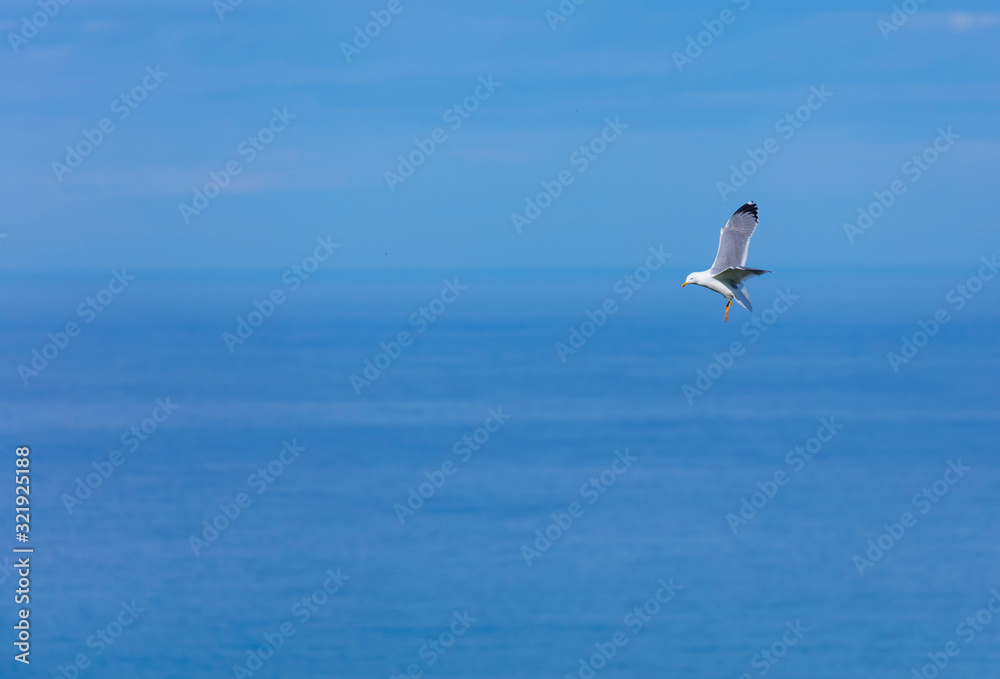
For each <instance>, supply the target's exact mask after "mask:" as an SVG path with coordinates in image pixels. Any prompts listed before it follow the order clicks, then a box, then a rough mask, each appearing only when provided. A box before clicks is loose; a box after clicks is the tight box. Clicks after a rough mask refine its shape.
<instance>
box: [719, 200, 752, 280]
mask: <svg viewBox="0 0 1000 679" xmlns="http://www.w3.org/2000/svg"><path fill="white" fill-rule="evenodd" d="M756 228H757V204H756V203H753V202H750V203H747V204H746V205H744V206H742V207H741V208H740V209H739V210H737V211H736V212H734V213H733V216H732V217H730V218H729V221H728V222H726V225H725V226H724V227H722V232H721V233H720V234H719V253H718V254H717V255H716V256H715V263H714V264H712V268H711V269H709V270H708V273H709V275H712V276H714V275H715V274H717V273H719V272H720V271H725V270H726V269H728V268H730V267H740V266H743V265H744V264H746V263H747V250H748V249H749V248H750V236H752V235H753V232H754V229H756Z"/></svg>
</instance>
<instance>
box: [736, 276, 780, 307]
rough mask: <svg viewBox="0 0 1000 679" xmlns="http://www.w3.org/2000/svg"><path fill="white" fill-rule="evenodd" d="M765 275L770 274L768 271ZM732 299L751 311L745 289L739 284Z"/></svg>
mask: <svg viewBox="0 0 1000 679" xmlns="http://www.w3.org/2000/svg"><path fill="white" fill-rule="evenodd" d="M754 271H760V269H754ZM766 273H771V272H770V271H768V272H766ZM733 299H735V300H736V301H737V303H738V304H739V305H740V306H741V307H743V308H744V309H746V310H747V311H753V304H751V302H750V296H749V295H748V294H747V289H746V287H744V286H743V285H742V284H740V286H739V287H738V288H736V289H735V290H733Z"/></svg>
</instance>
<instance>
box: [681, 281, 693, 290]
mask: <svg viewBox="0 0 1000 679" xmlns="http://www.w3.org/2000/svg"><path fill="white" fill-rule="evenodd" d="M690 282H691V281H684V282H683V283H681V287H682V288H683V287H684V286H685V285H687V284H688V283H690Z"/></svg>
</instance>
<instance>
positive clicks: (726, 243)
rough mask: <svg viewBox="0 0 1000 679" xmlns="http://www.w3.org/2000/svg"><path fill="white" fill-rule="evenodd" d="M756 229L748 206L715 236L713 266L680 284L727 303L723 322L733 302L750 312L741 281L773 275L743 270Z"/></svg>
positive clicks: (754, 207)
mask: <svg viewBox="0 0 1000 679" xmlns="http://www.w3.org/2000/svg"><path fill="white" fill-rule="evenodd" d="M756 228H757V204H756V203H754V202H752V201H751V202H749V203H747V204H746V205H744V206H742V207H741V208H740V209H739V210H737V211H736V212H734V213H733V216H732V217H730V218H729V221H728V222H726V225H725V226H724V227H722V232H721V233H720V234H719V253H718V254H717V255H716V256H715V263H714V264H712V268H711V269H709V270H708V271H695V272H694V273H692V274H689V275H688V277H687V280H686V281H684V282H683V283H681V287H682V288H683V287H684V286H685V285H687V284H688V283H694V284H695V285H700V286H702V287H703V288H708V289H709V290H715V291H716V292H717V293H719V294H720V295H722V296H723V297H725V298H726V299H727V300H729V301H728V302H727V303H726V318H725V320H726V321H728V320H729V307H731V306H732V305H733V300H734V299H735V300H736V301H737V302H739V303H740V306H741V307H743V308H744V309H746V310H747V311H753V305H752V304H751V303H750V298H749V297H747V291H746V288H745V287H743V281H745V280H747V279H748V278H753V277H754V276H760V275H761V274H765V273H774V272H773V271H767V270H765V269H751V268H750V267H748V266H743V265H744V264H746V263H747V250H749V249H750V236H752V235H753V232H754V229H756Z"/></svg>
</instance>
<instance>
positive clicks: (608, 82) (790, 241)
mask: <svg viewBox="0 0 1000 679" xmlns="http://www.w3.org/2000/svg"><path fill="white" fill-rule="evenodd" d="M914 3H915V5H918V6H919V9H918V10H917V11H916V12H915V13H914V14H913V15H912V16H908V17H907V18H906V21H905V22H901V23H900V25H899V26H895V27H894V28H898V30H893V31H892V32H891V33H888V35H887V38H886V37H884V36H883V33H884V32H885V31H884V30H880V28H879V24H878V22H879V21H880V20H883V21H890V20H891V15H892V11H893V10H892V3H891V2H886V3H870V2H869V3H861V2H841V3H837V5H836V8H835V9H821V8H819V6H817V5H812V4H805V5H803V4H802V3H797V2H795V3H793V2H770V3H764V2H758V1H757V0H739V1H738V2H731V1H730V0H715V1H713V2H694V3H684V4H683V6H681V5H680V3H677V5H676V6H674V5H666V6H665V5H664V3H659V2H633V3H628V4H627V6H624V7H623V6H621V5H620V4H617V3H610V2H606V1H602V0H588V1H587V2H584V3H583V4H582V5H579V6H576V9H575V11H574V12H573V13H572V15H570V16H568V17H567V20H566V21H563V22H559V23H558V25H557V26H556V28H555V30H553V28H552V27H551V26H550V18H547V16H546V12H547V11H558V7H559V2H557V1H556V0H551V1H549V2H521V1H519V0H510V1H506V2H503V3H479V2H473V3H470V2H454V1H451V2H437V3H431V2H427V1H426V0H399V6H398V7H397V9H400V8H401V11H399V12H398V13H397V14H393V15H390V16H391V22H389V23H388V25H386V26H385V27H384V28H382V29H381V31H380V33H379V34H378V35H377V36H376V37H375V38H373V39H372V40H371V42H370V44H368V45H367V46H365V47H364V48H363V49H361V50H360V53H358V54H353V55H352V58H351V61H350V63H348V61H347V59H345V56H344V54H343V50H342V48H341V43H344V42H350V41H351V40H352V39H353V35H354V31H355V27H358V26H363V25H364V24H365V23H366V22H369V21H372V16H371V12H373V11H375V12H380V11H382V10H385V9H386V8H387V6H388V5H389V4H390V3H389V1H388V0H385V1H383V0H375V1H366V2H357V1H350V2H338V3H328V2H298V3H293V4H286V3H277V2H263V1H262V0H244V1H243V2H242V3H241V4H240V5H238V6H235V7H233V8H232V9H233V11H231V12H226V13H225V15H224V19H222V20H220V18H219V16H218V13H217V9H216V7H214V6H213V3H212V2H211V0H172V1H170V2H160V1H157V2H152V1H151V2H144V3H141V4H137V3H128V2H120V1H112V0H93V1H89V2H83V1H82V0H76V1H70V2H69V3H68V4H67V5H64V6H59V10H58V12H57V13H56V14H55V16H53V17H51V18H50V19H48V22H47V25H44V26H42V27H41V28H40V29H38V31H37V34H35V35H33V36H32V37H31V38H30V39H28V40H27V42H26V43H23V42H21V41H19V40H16V39H15V42H17V43H18V44H17V45H16V47H17V51H16V52H15V46H14V45H12V44H11V38H10V35H11V33H14V34H21V35H23V33H22V31H23V19H22V17H25V16H29V17H30V16H31V15H33V14H35V13H37V12H39V11H41V10H40V9H39V5H38V4H37V2H26V1H22V0H17V1H16V2H15V1H12V2H8V3H5V9H4V13H3V15H2V17H0V26H2V29H3V30H2V33H3V35H4V36H5V39H4V41H3V44H2V46H0V60H2V64H0V86H2V91H3V92H4V97H5V99H6V101H7V105H5V106H3V107H2V108H0V122H2V129H3V133H2V135H0V139H2V141H0V149H2V156H3V158H4V160H5V162H4V163H3V165H2V169H0V172H2V173H3V176H2V186H3V189H2V191H3V202H2V208H0V232H2V233H6V234H7V237H6V238H5V239H3V240H2V241H0V265H2V266H3V268H4V269H5V270H7V271H77V270H106V269H108V268H111V267H121V266H131V267H133V268H136V269H143V270H191V269H200V270H230V269H247V270H279V271H280V270H282V269H285V268H287V266H288V265H289V264H290V263H291V262H295V261H299V260H301V259H302V257H303V256H305V255H308V254H309V253H310V252H311V251H312V248H313V247H314V246H313V244H314V242H315V239H316V238H317V237H318V236H326V235H328V234H332V235H333V236H334V237H335V238H336V239H337V240H338V241H339V242H340V243H342V248H341V249H340V251H339V252H338V254H337V259H338V265H339V266H341V267H344V268H377V269H382V268H398V269H412V268H422V267H431V268H445V269H447V268H456V269H457V268H473V269H474V268H480V267H488V268H506V267H598V266H633V265H635V264H637V263H640V262H641V260H642V259H643V257H644V253H645V252H646V251H647V249H648V248H649V247H650V246H659V245H663V246H664V247H665V248H666V249H667V251H669V252H672V253H673V254H674V260H673V262H674V263H675V264H677V265H678V266H681V268H684V269H686V270H693V269H701V268H706V267H707V266H708V265H709V264H710V263H711V261H712V258H713V256H714V252H715V247H716V245H717V239H718V228H719V227H720V226H721V225H722V224H723V223H724V222H725V220H726V219H727V218H728V216H729V215H730V214H731V213H732V212H733V210H735V209H736V207H738V206H739V205H740V204H741V203H742V202H745V201H747V200H755V201H757V202H758V203H759V204H760V213H761V228H760V229H759V230H758V232H757V236H756V237H755V239H754V243H753V247H752V248H751V252H750V261H749V262H748V263H749V264H751V265H755V266H761V267H764V268H774V269H777V268H779V267H781V266H791V265H817V266H829V265H843V266H855V265H872V264H892V265H904V266H905V265H922V264H939V263H940V264H964V263H967V262H976V261H978V259H979V258H980V257H981V256H983V255H989V254H991V253H992V252H994V251H995V250H994V248H995V246H996V243H997V237H996V233H997V230H996V217H995V202H994V200H993V198H994V196H995V195H996V182H997V172H996V168H997V166H998V164H1000V143H998V142H1000V126H998V125H997V120H998V115H997V114H998V112H1000V79H998V75H997V64H1000V39H998V38H1000V11H997V10H996V9H995V5H993V4H991V3H986V2H980V3H974V2H964V3H955V2H937V1H935V0H929V1H928V2H926V3H925V4H923V5H919V3H916V0H914ZM724 10H729V11H730V12H732V14H731V15H726V18H727V19H729V23H727V24H719V23H717V24H713V25H714V27H715V28H716V30H718V27H719V26H720V25H721V26H722V30H721V32H720V34H719V35H717V36H710V37H711V40H709V39H708V38H709V36H708V34H705V35H703V36H702V40H703V42H705V43H707V46H705V47H704V48H703V51H702V53H701V54H700V55H697V56H696V57H695V58H693V59H692V60H691V63H685V64H683V69H679V68H678V66H677V64H676V59H675V56H674V54H675V53H679V52H681V53H682V52H684V50H685V49H686V47H687V45H688V38H689V37H691V38H696V37H697V35H698V33H699V32H702V31H705V30H707V29H706V26H705V25H704V23H703V22H706V21H707V22H710V23H711V22H713V20H716V19H719V17H720V13H722V12H723V11H724ZM384 16H385V14H383V17H384ZM883 29H884V25H883ZM29 32H30V29H29ZM157 67H159V73H160V74H161V75H160V76H159V77H158V79H159V82H158V83H156V87H155V89H149V90H148V91H146V92H140V93H139V94H140V95H141V94H145V99H144V101H142V102H141V103H138V104H137V105H136V106H135V108H134V109H132V108H130V109H129V114H128V117H126V118H124V119H120V116H121V115H122V111H124V109H123V108H122V102H121V99H120V98H119V97H120V96H121V95H122V94H123V93H125V94H127V93H129V92H130V91H132V90H133V88H135V87H140V88H142V87H143V79H144V78H146V83H147V84H154V82H155V81H156V80H157V79H155V78H154V79H151V76H150V77H147V74H148V73H149V71H147V69H152V71H153V72H156V69H157ZM491 76H492V82H494V83H499V84H498V85H495V86H493V88H492V89H493V91H492V92H489V96H488V98H484V99H481V100H477V101H475V102H472V103H474V104H475V106H476V110H475V111H471V112H469V111H466V113H467V114H468V115H467V118H466V117H462V118H461V125H460V126H458V127H457V129H453V128H452V127H451V125H452V124H454V121H455V120H456V117H455V116H456V115H457V114H456V113H453V114H451V116H450V118H447V119H446V118H445V111H446V110H447V109H449V108H451V107H452V106H454V105H455V104H461V103H462V102H463V101H465V100H466V99H467V97H470V96H475V93H476V91H477V87H480V82H481V81H480V78H483V79H486V80H487V81H489V79H490V77H491ZM823 86H825V88H826V90H827V91H828V92H831V93H832V96H830V97H829V98H828V99H827V100H826V101H825V102H823V103H822V105H820V106H818V107H817V108H816V109H815V110H810V111H806V112H807V113H808V115H809V119H808V120H807V121H805V122H802V123H801V126H799V127H797V128H796V129H794V131H793V134H792V135H791V136H789V137H788V138H786V136H785V135H786V134H787V132H778V131H777V129H776V127H775V125H776V123H777V122H778V121H779V120H781V119H782V118H784V117H785V116H787V115H789V114H792V115H795V112H796V110H797V109H798V108H799V107H800V106H803V105H805V104H806V103H807V102H808V101H809V97H810V94H811V88H814V87H815V88H820V87H823ZM479 92H480V94H483V93H485V92H486V90H485V89H484V88H482V87H480V89H479ZM116 99H117V100H118V101H117V102H116ZM470 101H471V100H470ZM816 101H817V100H816V99H813V103H816ZM275 109H277V110H278V111H287V112H288V113H290V114H291V115H293V116H295V117H294V119H291V120H290V119H287V118H286V119H285V120H284V122H280V121H279V122H277V123H274V125H275V127H280V128H281V129H280V130H279V131H276V132H274V133H273V138H271V139H269V143H267V144H266V145H265V144H260V143H259V142H258V149H259V150H256V152H255V153H254V154H253V155H254V157H253V158H252V159H251V158H250V155H251V153H250V152H249V151H248V148H249V147H247V146H242V147H241V144H244V143H246V142H247V139H248V137H251V136H254V135H256V134H257V133H258V132H259V130H260V129H261V128H263V127H266V126H268V125H269V124H272V120H273V119H274V113H273V111H274V110H275ZM802 110H804V109H802ZM105 118H107V119H110V122H111V123H112V124H113V125H114V129H113V131H111V132H109V133H107V134H105V135H104V138H103V139H102V140H101V141H100V143H99V144H98V145H97V146H96V148H95V149H94V150H93V151H92V152H91V153H90V155H89V156H87V157H85V158H82V159H81V162H80V164H79V166H78V167H76V168H74V169H73V170H72V172H69V173H65V172H64V173H62V174H61V175H60V176H59V177H58V178H57V174H59V173H58V171H57V169H54V168H53V163H54V162H61V163H64V164H65V161H66V159H67V158H66V157H67V151H66V148H65V147H66V146H67V145H70V146H76V145H78V144H79V143H80V142H81V140H84V139H85V137H84V135H83V131H84V130H92V129H94V128H98V129H99V127H100V124H101V121H102V119H105ZM608 119H610V120H612V121H614V120H616V119H617V120H619V121H621V123H624V124H625V125H627V128H624V129H620V131H619V132H618V133H617V134H616V135H615V138H614V140H613V141H608V142H606V143H605V144H604V146H605V147H606V148H603V152H602V153H601V154H599V155H595V156H594V158H593V159H592V160H590V161H588V162H587V163H586V169H581V167H582V165H583V163H581V162H575V161H574V160H573V153H574V152H575V151H576V150H577V149H579V147H580V146H582V145H584V146H585V145H589V144H591V142H592V141H593V140H594V139H595V138H597V137H598V136H599V135H600V134H601V133H602V131H603V130H604V128H605V126H606V122H605V121H606V120H608ZM446 120H447V121H450V122H446ZM275 127H272V129H275ZM437 128H441V129H442V131H443V132H444V134H445V136H446V139H445V141H443V143H440V144H436V148H435V150H434V153H433V154H432V155H430V157H428V158H427V159H426V161H425V162H424V163H423V164H422V165H421V166H420V167H418V168H416V170H415V172H414V173H413V175H412V176H411V177H409V178H407V179H406V180H405V181H404V182H402V183H398V184H396V185H395V187H394V188H395V190H390V188H389V186H388V185H387V181H386V176H385V173H386V172H387V171H390V170H392V171H395V170H396V169H397V166H398V165H399V160H398V157H399V156H400V155H401V154H409V153H410V152H412V151H414V149H415V148H416V146H415V144H414V142H415V140H416V139H426V138H428V137H432V135H433V134H434V131H435V129H437ZM782 129H783V130H787V129H792V128H788V127H787V126H786V127H785V128H782ZM939 129H941V130H945V131H948V130H949V129H950V130H951V131H952V132H953V133H954V134H955V135H957V139H956V140H954V142H953V143H950V144H941V142H939V149H940V148H944V147H946V148H945V150H943V151H940V152H939V153H937V154H933V153H932V154H931V156H935V155H936V156H937V157H936V158H935V161H934V162H933V163H932V164H929V165H928V166H927V168H926V169H925V170H921V171H920V173H919V178H917V179H915V180H914V178H913V173H912V172H907V170H906V167H905V164H906V163H907V161H909V160H910V159H911V157H912V156H914V155H915V154H921V153H923V152H924V151H925V150H926V149H928V147H931V146H932V145H933V144H934V143H935V140H936V139H937V137H938V136H939V132H938V130H939ZM438 134H439V138H440V133H438ZM91 136H92V138H95V139H96V137H95V136H94V134H93V133H91ZM268 137H270V135H269V134H267V133H265V135H264V137H263V138H268ZM263 138H262V139H263ZM769 138H774V140H775V142H777V144H778V146H779V148H777V150H775V151H773V152H768V153H767V154H766V162H764V163H763V164H762V165H759V164H757V165H756V166H755V167H754V174H753V176H751V177H749V178H748V179H747V181H746V183H745V185H743V186H742V187H740V188H739V189H738V190H736V191H735V192H733V193H731V194H729V195H727V196H726V197H725V198H723V197H722V196H721V195H720V189H719V184H718V183H719V182H720V181H723V182H728V181H729V179H730V175H731V174H732V171H731V169H730V168H731V166H732V165H740V164H741V163H743V162H744V161H748V158H749V157H748V155H747V151H748V149H750V150H752V151H755V150H756V149H760V148H765V144H766V143H767V140H768V139H769ZM606 139H607V137H606ZM251 145H252V142H251ZM598 146H599V147H600V146H601V144H600V143H598ZM84 148H85V146H84ZM772 148H774V147H773V145H772ZM241 149H242V150H241ZM755 152H756V151H755ZM757 157H758V158H760V157H761V156H760V155H759V154H758V156H757ZM577 161H579V156H578V157H577ZM232 162H235V163H236V166H235V167H236V168H237V169H238V170H239V174H238V175H236V176H235V177H233V178H232V180H231V181H230V182H229V183H228V185H227V186H226V187H225V188H223V189H222V190H221V192H220V194H219V195H218V196H217V197H215V198H214V199H213V200H211V201H210V202H209V204H208V207H207V208H206V209H204V210H203V211H202V212H201V213H200V214H198V215H196V216H194V217H193V218H191V219H190V220H189V221H190V223H185V220H184V219H182V216H181V214H180V210H179V208H178V206H179V204H181V203H188V204H191V203H192V201H193V200H194V198H193V196H194V193H193V190H194V189H195V188H196V187H198V188H203V187H204V186H205V184H206V183H208V182H209V180H210V175H209V173H210V172H214V173H219V172H220V171H222V170H224V169H225V168H226V166H227V164H230V163H232ZM911 170H912V167H911ZM564 171H565V172H569V173H570V174H569V176H570V177H571V178H572V183H571V184H569V185H568V186H563V190H562V191H561V193H560V195H559V196H558V197H557V198H556V199H554V200H553V201H552V204H551V206H549V207H547V208H545V209H544V210H543V211H542V214H541V216H540V217H538V219H536V220H535V221H534V222H533V223H532V224H530V225H529V226H527V227H525V228H524V229H523V233H520V234H519V233H518V232H517V230H516V229H515V227H514V225H513V224H512V219H511V215H512V214H513V213H515V212H522V213H523V212H524V210H525V200H526V199H527V198H530V197H534V196H536V195H537V194H538V193H539V192H541V191H542V182H550V183H551V182H553V181H558V177H559V175H560V172H564ZM216 176H218V174H217V175H216ZM564 176H565V175H564ZM896 180H898V181H899V182H901V184H900V186H903V187H904V188H905V192H903V193H901V194H900V195H898V196H896V199H895V200H894V202H893V205H892V206H891V207H889V208H888V209H886V210H885V211H884V214H883V215H881V216H880V217H878V218H877V219H874V220H873V222H872V225H871V226H870V228H868V229H867V230H866V231H865V232H864V233H863V234H861V235H860V236H856V237H855V238H854V242H853V243H851V242H850V240H849V239H848V238H847V236H846V234H845V231H844V224H845V223H846V222H851V223H855V222H856V221H857V219H858V209H859V208H866V207H867V206H868V205H869V204H871V203H872V202H873V201H874V200H875V198H874V197H873V192H875V191H880V192H885V191H886V190H888V189H889V187H890V186H891V184H892V182H893V181H896Z"/></svg>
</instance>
